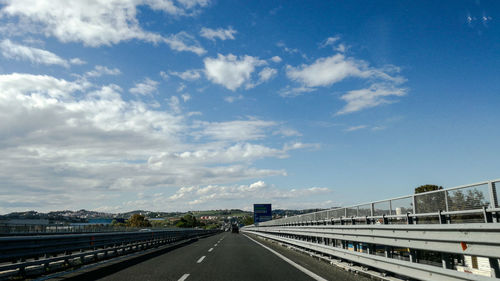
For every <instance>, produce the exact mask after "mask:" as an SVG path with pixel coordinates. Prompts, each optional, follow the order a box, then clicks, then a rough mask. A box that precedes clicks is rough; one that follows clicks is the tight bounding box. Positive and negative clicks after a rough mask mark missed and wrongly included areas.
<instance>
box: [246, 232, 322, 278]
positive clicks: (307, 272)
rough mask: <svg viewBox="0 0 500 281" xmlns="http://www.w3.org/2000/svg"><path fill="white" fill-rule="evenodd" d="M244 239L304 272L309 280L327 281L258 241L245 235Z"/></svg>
mask: <svg viewBox="0 0 500 281" xmlns="http://www.w3.org/2000/svg"><path fill="white" fill-rule="evenodd" d="M243 235H245V234H243ZM245 237H246V238H248V239H250V240H252V241H253V242H255V243H257V244H259V245H261V246H262V247H264V249H267V250H269V251H270V252H271V253H273V254H275V255H277V256H278V257H279V258H281V259H282V260H284V261H286V262H287V263H289V264H290V265H292V266H293V267H295V268H297V269H298V270H300V271H302V272H304V273H305V274H307V275H309V276H310V277H311V278H313V279H314V280H316V281H328V280H326V279H325V278H323V277H321V276H319V275H317V274H316V273H314V272H312V271H310V270H309V269H307V268H305V267H303V266H301V265H298V264H296V263H295V262H293V261H292V260H290V259H289V258H287V257H285V256H283V255H282V254H280V253H278V252H276V251H275V250H273V249H271V248H269V247H267V246H266V245H264V244H262V243H260V242H258V241H255V240H254V239H252V238H250V237H248V236H246V235H245Z"/></svg>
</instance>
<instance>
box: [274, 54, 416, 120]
mask: <svg viewBox="0 0 500 281" xmlns="http://www.w3.org/2000/svg"><path fill="white" fill-rule="evenodd" d="M399 71H400V69H399V68H398V67H395V66H391V65H389V66H385V67H383V68H373V67H370V66H369V65H368V63H366V62H365V61H362V60H356V59H353V58H349V57H346V56H345V55H344V54H336V55H333V56H330V57H324V58H319V59H317V60H316V61H314V62H313V63H312V64H302V65H301V66H298V67H293V66H290V65H288V66H287V71H286V74H287V76H288V78H289V79H291V80H292V81H296V82H297V83H299V84H300V86H299V87H296V88H290V87H287V88H285V89H283V90H282V91H281V92H280V95H281V96H284V97H289V96H296V95H299V94H301V93H303V92H310V91H314V90H315V89H316V88H317V87H329V86H332V85H334V84H336V83H339V82H341V81H343V80H345V79H347V78H358V79H361V80H364V81H368V82H370V83H371V84H372V85H371V86H370V87H369V88H365V89H361V90H353V91H349V92H348V93H347V94H344V95H342V96H341V99H342V100H344V101H346V102H347V104H346V106H345V107H344V108H343V109H341V110H340V111H338V112H337V115H341V114H346V113H351V112H356V111H359V110H363V109H366V108H370V107H375V106H378V105H381V104H384V103H390V102H393V101H391V100H389V99H387V98H386V97H388V96H403V95H405V94H406V91H407V90H406V89H404V88H401V87H399V85H400V84H402V83H404V82H405V81H406V79H405V78H403V77H401V76H398V75H397V73H399ZM392 73H396V76H393V75H392Z"/></svg>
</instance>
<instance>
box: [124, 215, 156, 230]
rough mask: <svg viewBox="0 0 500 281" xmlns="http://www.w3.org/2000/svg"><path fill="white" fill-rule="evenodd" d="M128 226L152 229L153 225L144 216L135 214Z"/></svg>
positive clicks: (128, 221)
mask: <svg viewBox="0 0 500 281" xmlns="http://www.w3.org/2000/svg"><path fill="white" fill-rule="evenodd" d="M127 226H130V227H151V223H150V222H149V220H147V219H146V218H145V217H144V216H143V215H139V214H133V215H132V216H131V217H130V219H128V220H127Z"/></svg>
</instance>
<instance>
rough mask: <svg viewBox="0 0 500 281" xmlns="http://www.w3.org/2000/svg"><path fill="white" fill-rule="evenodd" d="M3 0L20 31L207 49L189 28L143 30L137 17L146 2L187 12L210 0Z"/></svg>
mask: <svg viewBox="0 0 500 281" xmlns="http://www.w3.org/2000/svg"><path fill="white" fill-rule="evenodd" d="M3 3H4V4H5V6H4V7H3V8H2V9H1V10H0V16H5V17H10V18H17V19H18V24H17V28H18V29H19V32H21V31H23V32H27V33H41V34H44V35H46V36H53V37H55V38H57V39H58V40H60V41H61V42H65V43H67V42H81V43H83V44H84V45H86V46H91V47H97V46H102V45H107V46H110V45H114V44H118V43H120V42H122V41H128V40H131V39H136V40H142V41H147V42H152V43H161V42H164V43H166V44H168V45H169V46H170V47H171V48H172V49H173V50H177V51H190V52H194V53H196V54H202V53H204V52H205V50H204V49H203V48H201V47H200V46H198V45H189V44H188V43H186V42H187V41H189V40H188V39H192V38H188V37H189V36H187V35H186V33H185V32H181V33H178V34H175V35H169V36H162V35H160V34H158V33H154V32H149V31H146V30H143V29H142V28H141V27H140V25H139V21H138V19H137V7H138V6H141V5H145V6H148V7H149V8H151V9H153V10H156V11H161V12H164V13H166V14H169V15H174V16H186V15H190V14H193V13H195V12H196V11H197V10H198V9H200V8H202V7H206V6H207V5H208V4H209V1H207V0H189V1H187V0H177V1H174V0H138V1H136V0H125V1H108V0H96V1H66V0H52V1H37V0H5V1H3ZM110 15H112V16H110Z"/></svg>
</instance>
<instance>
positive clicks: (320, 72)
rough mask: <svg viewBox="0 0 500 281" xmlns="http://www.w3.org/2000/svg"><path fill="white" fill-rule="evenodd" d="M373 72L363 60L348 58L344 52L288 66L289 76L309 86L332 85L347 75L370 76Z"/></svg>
mask: <svg viewBox="0 0 500 281" xmlns="http://www.w3.org/2000/svg"><path fill="white" fill-rule="evenodd" d="M370 75H371V72H370V71H369V70H367V69H366V66H365V65H364V64H363V63H361V62H356V61H355V60H353V59H346V58H345V57H344V55H342V54H336V55H333V56H331V57H326V58H320V59H317V60H316V61H315V62H314V63H313V64H310V65H306V64H303V65H301V66H299V67H292V66H290V65H288V66H287V76H288V78H290V79H291V80H294V81H298V82H300V83H302V84H304V85H305V86H307V87H318V86H330V85H332V84H334V83H337V82H339V81H342V80H344V79H345V78H347V77H361V78H368V77H370Z"/></svg>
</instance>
